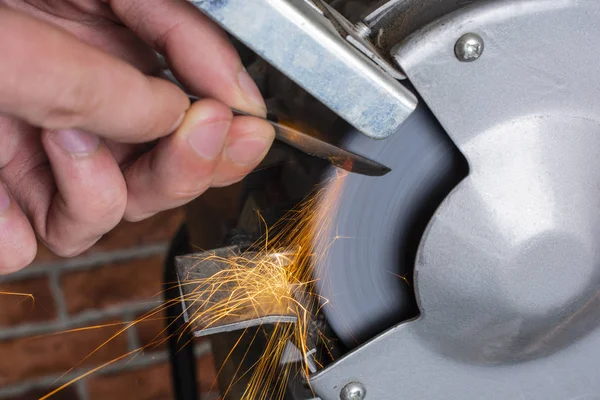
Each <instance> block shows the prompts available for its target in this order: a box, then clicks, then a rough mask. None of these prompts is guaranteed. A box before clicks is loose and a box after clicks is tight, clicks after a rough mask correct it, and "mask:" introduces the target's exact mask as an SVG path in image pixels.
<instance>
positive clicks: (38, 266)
mask: <svg viewBox="0 0 600 400" xmlns="http://www.w3.org/2000/svg"><path fill="white" fill-rule="evenodd" d="M182 221H183V211H182V210H174V211H169V212H165V213H162V214H159V215H157V216H156V217H154V218H151V219H149V220H147V221H143V222H139V223H122V224H121V225H120V226H119V227H118V228H117V229H115V230H114V231H112V232H111V233H109V234H107V235H106V236H105V237H104V238H102V240H100V242H99V243H97V244H96V246H94V247H93V248H92V249H90V250H89V251H88V252H86V253H85V254H83V255H82V256H80V257H77V258H75V259H70V260H65V259H60V258H58V257H56V256H54V255H52V254H51V253H50V252H49V251H47V250H45V249H41V250H40V251H39V253H38V257H37V259H36V261H35V262H34V263H33V264H32V265H31V266H30V267H28V268H26V269H25V270H23V271H22V272H20V273H17V274H13V275H9V276H6V277H0V292H4V293H5V294H1V293H0V399H11V400H33V399H38V398H40V397H42V396H44V395H45V394H47V393H49V392H50V391H51V390H52V389H53V388H56V387H60V386H61V385H62V384H63V383H65V382H68V381H70V380H72V379H73V378H77V377H81V376H82V375H84V374H85V373H87V372H88V371H93V370H94V369H95V368H96V367H98V366H101V365H104V364H106V363H108V362H110V361H112V360H115V359H118V358H120V357H123V356H125V355H126V354H127V353H129V352H132V351H135V350H137V349H140V348H141V347H143V346H145V345H148V344H152V343H155V344H156V345H151V346H149V347H148V348H146V349H145V350H144V351H143V352H136V353H135V354H134V355H132V356H129V357H125V358H123V359H121V360H118V361H116V362H114V363H112V364H110V365H108V366H106V367H104V368H102V369H101V370H99V371H96V372H93V373H91V374H90V375H89V376H87V377H85V378H82V379H81V380H79V381H77V382H76V383H74V384H72V385H71V386H69V387H67V388H65V389H63V390H61V391H60V392H59V393H57V394H56V395H54V396H52V397H51V399H63V400H67V399H68V400H104V399H110V400H119V399H127V400H168V399H172V398H173V395H172V391H171V381H170V379H171V377H170V370H169V364H168V355H167V353H166V344H165V343H164V342H163V343H161V340H157V339H160V338H161V332H162V331H163V329H164V321H162V319H161V318H160V315H157V316H156V317H153V318H151V319H149V320H147V321H144V322H141V323H139V324H136V325H134V326H132V327H130V328H128V329H126V330H125V331H124V332H123V333H120V334H119V332H121V331H123V328H124V327H126V326H128V324H129V323H130V322H131V321H134V320H136V319H138V318H139V317H140V316H141V315H144V313H146V312H148V311H149V310H153V309H155V308H156V307H157V305H159V304H160V299H161V295H160V293H161V290H162V288H161V284H162V274H163V259H164V257H165V254H166V251H167V249H168V245H169V242H170V240H171V238H172V236H173V235H174V233H175V231H176V230H177V229H178V227H179V226H180V224H181V222H182ZM9 292H12V293H26V294H30V295H31V296H32V297H33V299H32V298H30V297H26V296H18V295H14V294H9ZM80 328H82V329H80ZM115 335H116V336H115ZM111 338H112V339H111ZM196 353H197V363H198V370H199V377H200V379H199V381H200V392H202V393H203V395H202V398H203V399H206V400H209V399H215V398H217V397H218V396H217V395H216V394H215V393H213V387H215V386H216V385H214V380H215V373H214V367H213V360H212V357H211V353H210V346H209V343H208V342H207V341H203V342H199V343H197V345H196ZM213 385H214V386H213Z"/></svg>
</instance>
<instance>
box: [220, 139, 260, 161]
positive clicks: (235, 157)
mask: <svg viewBox="0 0 600 400" xmlns="http://www.w3.org/2000/svg"><path fill="white" fill-rule="evenodd" d="M270 144H271V141H270V140H268V139H266V138H261V137H254V138H248V139H242V140H238V141H236V142H233V143H232V144H231V145H230V146H228V147H227V149H225V154H226V155H227V157H228V158H229V159H230V160H231V161H232V162H233V163H235V164H239V165H250V164H255V163H257V162H259V161H260V160H261V159H262V158H263V157H264V156H265V154H266V153H267V151H268V150H269V145H270Z"/></svg>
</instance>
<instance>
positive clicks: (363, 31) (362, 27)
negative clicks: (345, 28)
mask: <svg viewBox="0 0 600 400" xmlns="http://www.w3.org/2000/svg"><path fill="white" fill-rule="evenodd" d="M354 29H356V33H358V35H359V36H360V37H361V38H363V39H366V38H368V37H369V36H371V28H369V27H368V26H367V24H365V23H364V22H359V23H357V24H356V25H354Z"/></svg>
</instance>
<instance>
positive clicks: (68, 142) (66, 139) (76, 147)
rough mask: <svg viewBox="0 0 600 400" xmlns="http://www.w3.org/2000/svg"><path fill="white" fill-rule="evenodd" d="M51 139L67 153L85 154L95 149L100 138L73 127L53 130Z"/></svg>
mask: <svg viewBox="0 0 600 400" xmlns="http://www.w3.org/2000/svg"><path fill="white" fill-rule="evenodd" d="M52 139H53V140H54V141H55V142H56V143H57V144H58V145H59V146H60V147H61V148H62V149H63V150H64V151H66V152H67V153H70V154H73V155H77V156H85V155H88V154H91V153H93V152H95V151H96V149H97V148H98V146H99V145H100V138H99V137H98V136H96V135H93V134H91V133H88V132H84V131H79V130H75V129H64V130H58V131H54V132H53V133H52Z"/></svg>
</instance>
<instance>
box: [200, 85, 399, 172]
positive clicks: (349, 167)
mask: <svg viewBox="0 0 600 400" xmlns="http://www.w3.org/2000/svg"><path fill="white" fill-rule="evenodd" d="M188 97H189V98H190V101H191V102H194V101H197V100H199V98H198V97H196V96H193V95H188ZM231 110H232V111H233V113H234V115H243V116H250V117H255V118H260V119H262V120H265V121H267V122H268V123H269V124H271V126H273V128H275V139H276V140H278V141H280V142H282V143H285V144H287V145H288V146H291V147H293V148H295V149H297V150H300V151H301V152H303V153H305V154H308V155H310V156H313V157H317V158H321V159H324V160H327V161H329V162H330V163H331V164H332V165H334V166H335V167H337V168H341V169H343V170H346V171H349V172H354V173H357V174H360V175H366V176H383V175H385V174H387V173H388V172H390V171H391V169H390V168H388V167H386V166H385V165H383V164H380V163H378V162H377V161H373V160H370V159H368V158H366V157H363V156H361V155H358V154H356V153H353V152H351V151H348V150H344V149H342V148H340V147H337V146H334V145H333V144H331V143H327V142H325V141H323V140H321V139H318V138H316V137H314V136H311V135H309V134H308V133H304V132H302V131H300V130H298V129H296V128H294V127H292V126H289V125H286V124H285V123H281V122H279V121H277V120H276V119H275V118H273V117H268V118H263V117H259V116H257V115H254V114H251V113H247V112H244V111H241V110H237V109H235V108H232V109H231Z"/></svg>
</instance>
